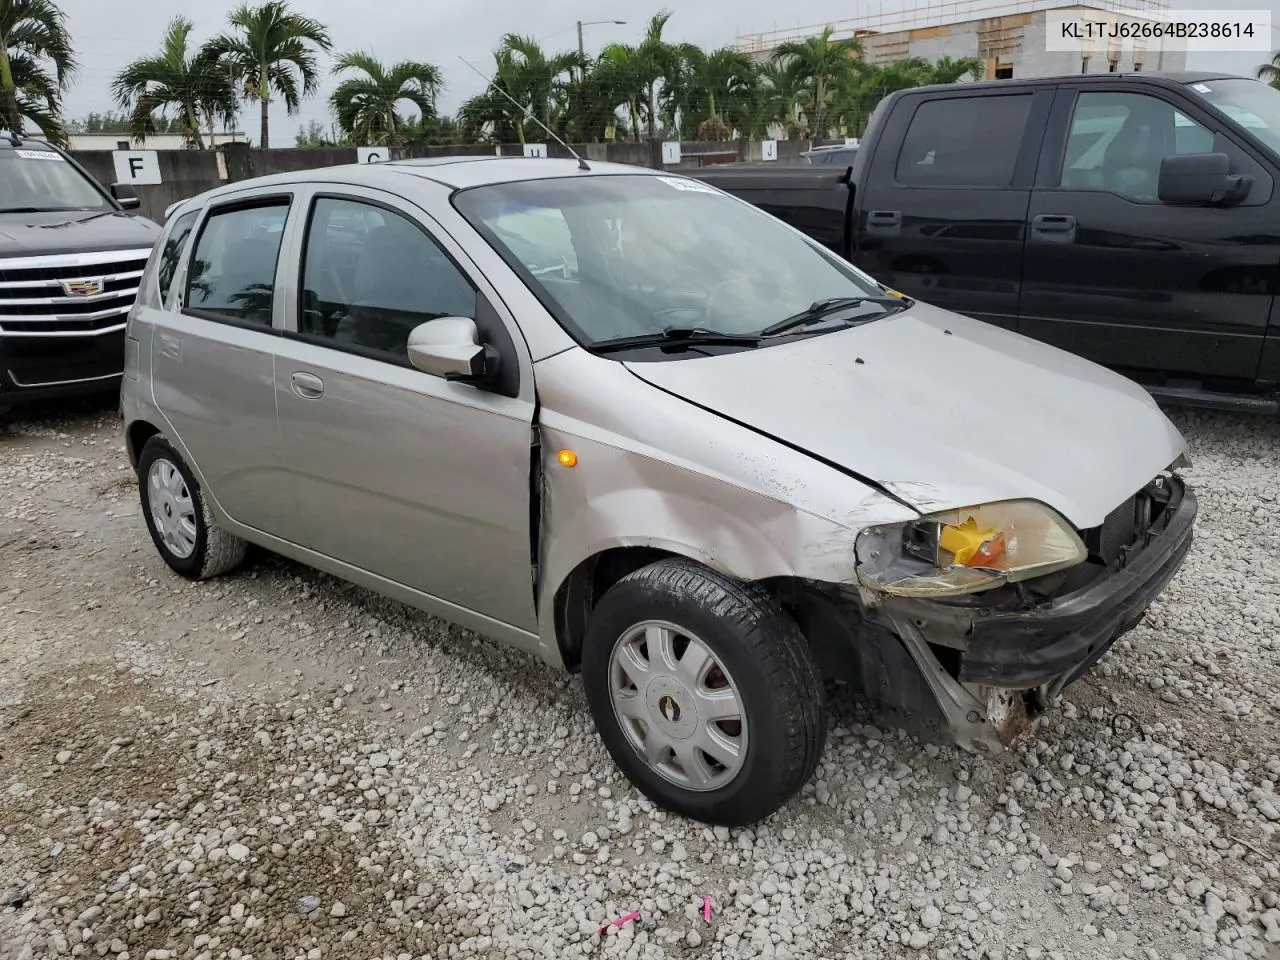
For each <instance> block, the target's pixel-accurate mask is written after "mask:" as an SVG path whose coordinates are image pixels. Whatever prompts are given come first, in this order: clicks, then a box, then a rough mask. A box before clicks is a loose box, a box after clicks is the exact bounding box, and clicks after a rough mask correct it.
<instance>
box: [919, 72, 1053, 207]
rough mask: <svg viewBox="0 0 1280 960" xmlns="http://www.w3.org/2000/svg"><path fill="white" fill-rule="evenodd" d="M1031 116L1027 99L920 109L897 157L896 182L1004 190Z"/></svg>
mask: <svg viewBox="0 0 1280 960" xmlns="http://www.w3.org/2000/svg"><path fill="white" fill-rule="evenodd" d="M1030 110H1031V94H1029V93H1027V94H1016V95H1011V96H988V97H952V98H948V99H945V100H929V101H926V102H925V103H922V104H921V105H920V107H919V108H918V109H917V110H916V112H915V115H914V116H913V117H912V118H911V126H910V127H908V129H907V135H906V137H905V138H904V140H903V143H902V152H901V153H900V154H899V155H898V169H897V179H898V182H899V183H910V184H920V185H922V186H947V187H1007V186H1008V185H1009V184H1010V183H1012V182H1013V168H1014V165H1015V163H1016V162H1017V159H1018V149H1019V148H1020V147H1021V146H1022V134H1023V131H1024V130H1025V129H1026V126H1027V115H1028V113H1029V112H1030Z"/></svg>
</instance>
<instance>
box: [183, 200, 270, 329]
mask: <svg viewBox="0 0 1280 960" xmlns="http://www.w3.org/2000/svg"><path fill="white" fill-rule="evenodd" d="M288 214H289V205H288V203H287V202H277V203H272V204H269V205H264V206H255V207H238V208H233V209H230V210H221V211H219V210H215V211H213V212H212V213H210V214H209V216H208V218H207V219H206V221H205V224H204V227H203V228H202V229H201V231H200V236H199V239H198V240H197V241H196V249H195V254H194V256H193V259H192V262H191V271H190V280H189V281H188V287H187V309H189V310H193V311H195V312H197V313H200V314H204V315H212V316H215V317H226V318H228V319H231V320H240V321H243V322H246V323H252V324H260V325H261V326H264V327H269V326H271V311H272V306H273V304H274V302H275V283H276V261H277V259H278V258H279V255H280V240H281V238H282V237H283V236H284V221H285V218H286V217H287V216H288Z"/></svg>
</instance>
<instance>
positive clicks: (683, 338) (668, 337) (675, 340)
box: [590, 327, 760, 353]
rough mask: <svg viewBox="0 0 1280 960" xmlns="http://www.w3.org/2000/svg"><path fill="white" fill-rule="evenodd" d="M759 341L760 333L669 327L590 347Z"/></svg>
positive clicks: (611, 349)
mask: <svg viewBox="0 0 1280 960" xmlns="http://www.w3.org/2000/svg"><path fill="white" fill-rule="evenodd" d="M759 343H760V337H759V335H757V334H753V333H724V332H721V331H718V330H703V329H701V328H698V327H667V328H666V329H664V330H662V331H660V332H658V333H642V334H638V335H637V336H634V337H614V338H613V339H611V340H601V341H599V342H598V343H593V344H592V345H591V348H590V349H591V350H593V351H594V352H596V353H613V352H615V351H618V350H631V349H635V348H640V347H683V346H690V347H692V346H702V345H704V344H705V345H712V346H718V345H725V346H744V347H754V346H757V345H758V344H759Z"/></svg>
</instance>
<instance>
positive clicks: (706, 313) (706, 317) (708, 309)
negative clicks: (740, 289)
mask: <svg viewBox="0 0 1280 960" xmlns="http://www.w3.org/2000/svg"><path fill="white" fill-rule="evenodd" d="M747 282H748V277H747V276H746V275H745V274H739V275H738V276H736V277H730V278H729V279H728V280H721V281H720V282H719V283H717V284H716V285H715V286H714V287H712V288H711V292H710V293H709V294H707V301H706V304H705V305H704V306H703V308H702V321H703V322H704V323H706V324H708V325H709V326H714V324H713V323H712V320H711V318H712V317H713V316H714V315H715V312H716V300H717V299H718V298H719V296H720V293H721V291H722V290H724V288H725V287H727V286H729V285H730V284H735V283H747Z"/></svg>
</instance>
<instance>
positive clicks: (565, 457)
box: [556, 450, 578, 467]
mask: <svg viewBox="0 0 1280 960" xmlns="http://www.w3.org/2000/svg"><path fill="white" fill-rule="evenodd" d="M556 459H557V460H559V461H560V466H562V467H576V466H577V465H578V455H577V454H576V453H574V452H573V451H572V450H561V451H560V452H559V453H557V454H556Z"/></svg>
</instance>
